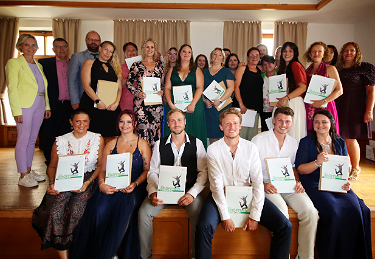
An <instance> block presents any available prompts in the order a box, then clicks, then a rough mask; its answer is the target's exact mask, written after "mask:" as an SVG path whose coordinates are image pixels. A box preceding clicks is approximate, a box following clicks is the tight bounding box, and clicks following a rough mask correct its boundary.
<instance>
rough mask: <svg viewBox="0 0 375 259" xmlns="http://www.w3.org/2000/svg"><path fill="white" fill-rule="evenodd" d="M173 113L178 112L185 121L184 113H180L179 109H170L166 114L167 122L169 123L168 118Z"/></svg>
mask: <svg viewBox="0 0 375 259" xmlns="http://www.w3.org/2000/svg"><path fill="white" fill-rule="evenodd" d="M175 112H179V113H181V114H182V116H184V119H186V116H185V113H184V112H183V111H181V110H180V109H177V108H176V109H172V110H170V111H169V112H168V113H167V121H169V116H171V115H172V114H173V113H175Z"/></svg>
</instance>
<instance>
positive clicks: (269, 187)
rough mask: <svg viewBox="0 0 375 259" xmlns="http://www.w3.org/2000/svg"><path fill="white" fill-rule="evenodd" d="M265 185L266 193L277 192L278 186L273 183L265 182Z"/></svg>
mask: <svg viewBox="0 0 375 259" xmlns="http://www.w3.org/2000/svg"><path fill="white" fill-rule="evenodd" d="M263 185H264V191H265V192H266V193H272V194H276V193H277V188H276V187H275V185H273V184H272V183H263Z"/></svg>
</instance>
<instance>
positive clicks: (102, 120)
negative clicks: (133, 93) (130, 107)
mask: <svg viewBox="0 0 375 259" xmlns="http://www.w3.org/2000/svg"><path fill="white" fill-rule="evenodd" d="M115 50H116V46H115V45H114V44H113V43H112V42H110V41H104V42H102V43H101V44H100V46H99V57H98V58H97V59H88V60H86V61H85V63H84V64H83V66H82V70H81V78H82V85H83V89H84V90H85V91H84V93H83V95H82V97H81V101H80V104H79V106H80V107H81V108H82V109H85V110H86V111H88V112H89V114H90V117H91V124H90V130H92V131H93V132H96V133H100V134H101V135H102V136H103V137H104V138H106V137H113V136H116V135H117V132H116V119H117V117H118V115H119V114H120V112H121V108H120V107H119V103H120V99H121V95H122V86H121V77H122V69H121V65H120V62H119V61H118V58H114V52H115ZM116 57H117V56H116ZM101 88H102V89H101ZM103 88H104V89H103ZM110 89H112V90H113V91H110ZM99 91H101V92H102V93H103V92H104V93H106V92H107V93H108V92H110V96H106V97H107V98H106V99H109V100H111V101H106V103H104V102H103V101H102V100H101V99H100V98H101V97H100V96H99V95H98V93H99ZM103 97H104V96H103ZM112 101H113V102H112ZM94 106H95V107H94Z"/></svg>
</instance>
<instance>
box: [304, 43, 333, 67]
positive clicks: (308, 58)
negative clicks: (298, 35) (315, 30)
mask: <svg viewBox="0 0 375 259" xmlns="http://www.w3.org/2000/svg"><path fill="white" fill-rule="evenodd" d="M316 45H320V46H322V47H323V49H324V55H323V59H322V60H324V59H326V58H327V57H328V47H327V44H325V43H324V42H321V41H316V42H314V43H313V44H311V45H310V47H309V48H308V49H307V50H306V52H305V54H303V57H304V58H305V59H306V60H307V62H312V59H311V57H310V53H311V49H312V48H313V47H314V46H316Z"/></svg>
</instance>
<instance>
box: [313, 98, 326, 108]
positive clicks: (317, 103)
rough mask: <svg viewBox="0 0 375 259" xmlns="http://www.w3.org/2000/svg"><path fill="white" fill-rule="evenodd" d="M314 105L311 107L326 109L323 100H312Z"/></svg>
mask: <svg viewBox="0 0 375 259" xmlns="http://www.w3.org/2000/svg"><path fill="white" fill-rule="evenodd" d="M311 101H312V102H313V103H310V105H311V106H312V107H314V108H324V107H323V105H324V101H323V100H311Z"/></svg>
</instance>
